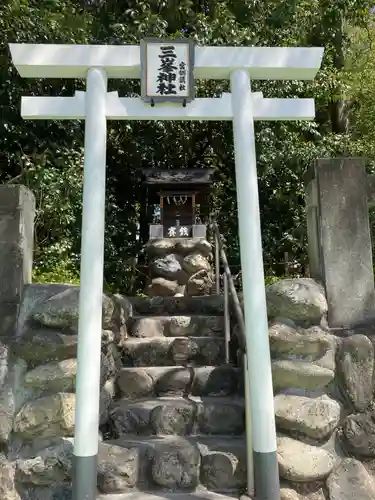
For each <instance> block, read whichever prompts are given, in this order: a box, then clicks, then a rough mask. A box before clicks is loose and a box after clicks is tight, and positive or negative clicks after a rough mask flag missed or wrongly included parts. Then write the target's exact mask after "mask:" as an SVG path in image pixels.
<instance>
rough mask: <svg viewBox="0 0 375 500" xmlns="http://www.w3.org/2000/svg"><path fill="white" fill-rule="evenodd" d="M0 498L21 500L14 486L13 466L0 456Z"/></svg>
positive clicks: (2, 499) (3, 456) (2, 455)
mask: <svg viewBox="0 0 375 500" xmlns="http://www.w3.org/2000/svg"><path fill="white" fill-rule="evenodd" d="M0 498H1V500H21V497H20V496H19V494H18V491H17V488H16V485H15V464H14V463H10V462H9V461H8V460H7V459H6V457H5V455H4V454H3V453H1V454H0Z"/></svg>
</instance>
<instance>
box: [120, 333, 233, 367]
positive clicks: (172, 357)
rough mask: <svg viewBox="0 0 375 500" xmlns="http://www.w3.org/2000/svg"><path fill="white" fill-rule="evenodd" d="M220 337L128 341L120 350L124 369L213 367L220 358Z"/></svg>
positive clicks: (222, 344) (222, 343)
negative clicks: (172, 366) (176, 366)
mask: <svg viewBox="0 0 375 500" xmlns="http://www.w3.org/2000/svg"><path fill="white" fill-rule="evenodd" d="M223 349H224V342H223V340H222V339H220V338H215V337H211V338H208V339H207V338H202V337H190V338H184V337H180V338H172V337H153V338H144V339H142V338H138V339H136V338H128V339H127V341H126V343H125V344H124V348H123V362H124V364H125V365H127V366H171V365H175V364H181V363H182V362H187V361H189V362H192V363H193V362H194V363H199V364H202V365H216V364H218V363H220V362H221V361H222V360H223V358H224V353H223Z"/></svg>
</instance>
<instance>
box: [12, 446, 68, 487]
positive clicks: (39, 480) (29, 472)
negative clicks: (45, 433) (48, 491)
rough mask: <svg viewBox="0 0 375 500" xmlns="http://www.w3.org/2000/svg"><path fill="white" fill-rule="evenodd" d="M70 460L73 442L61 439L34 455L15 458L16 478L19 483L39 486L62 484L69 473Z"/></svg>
mask: <svg viewBox="0 0 375 500" xmlns="http://www.w3.org/2000/svg"><path fill="white" fill-rule="evenodd" d="M72 460H73V444H72V443H71V442H70V441H68V440H61V443H60V444H59V445H52V446H49V447H48V448H45V449H44V450H41V451H39V453H38V454H37V456H35V457H31V458H28V459H24V460H22V459H19V460H17V462H16V478H17V480H18V481H19V482H21V483H31V484H35V485H39V486H47V485H53V486H55V485H57V484H62V483H64V482H65V481H67V480H68V478H69V476H70V474H71V467H72Z"/></svg>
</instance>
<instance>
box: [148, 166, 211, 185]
mask: <svg viewBox="0 0 375 500" xmlns="http://www.w3.org/2000/svg"><path fill="white" fill-rule="evenodd" d="M214 171H215V169H213V168H186V169H163V170H162V169H157V168H144V169H142V174H143V176H144V178H145V184H148V185H158V186H167V185H168V186H171V185H173V186H176V187H177V186H182V185H184V186H186V185H188V186H198V185H204V184H205V185H207V184H211V182H212V179H211V177H212V174H213V173H214Z"/></svg>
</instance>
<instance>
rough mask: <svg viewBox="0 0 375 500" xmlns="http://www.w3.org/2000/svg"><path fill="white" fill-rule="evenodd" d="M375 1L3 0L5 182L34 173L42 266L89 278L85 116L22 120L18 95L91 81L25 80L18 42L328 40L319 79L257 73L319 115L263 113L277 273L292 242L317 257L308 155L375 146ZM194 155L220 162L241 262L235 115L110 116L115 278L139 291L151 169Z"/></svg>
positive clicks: (219, 178) (263, 172) (257, 86)
mask: <svg viewBox="0 0 375 500" xmlns="http://www.w3.org/2000/svg"><path fill="white" fill-rule="evenodd" d="M370 8H371V3H370V2H367V1H365V0H336V1H335V2H332V1H329V0H285V1H281V0H268V1H267V2H264V1H263V0H126V1H125V0H107V1H105V0H96V1H95V0H91V1H88V0H87V1H86V2H84V1H78V0H34V1H31V0H29V1H27V0H3V2H2V4H1V5H0V33H1V44H0V63H1V66H0V67H1V73H0V79H1V80H0V108H1V116H0V128H1V133H0V165H1V171H0V175H1V181H2V182H4V183H6V182H8V183H9V182H13V183H14V182H20V183H24V184H26V185H27V186H29V187H30V188H31V189H32V190H33V191H34V193H35V195H36V197H37V205H38V214H37V223H36V252H35V275H36V277H37V278H38V279H43V277H44V278H45V279H49V280H51V279H56V280H64V281H75V280H77V277H78V262H79V248H80V223H81V220H80V214H81V196H82V160H83V151H82V148H83V125H82V123H79V122H73V121H72V122H70V121H69V122H43V121H33V122H25V121H23V120H22V119H21V117H20V112H19V109H20V100H21V96H22V95H72V94H73V92H74V91H75V90H80V89H83V88H84V86H83V82H81V81H72V80H66V81H61V80H58V81H54V80H40V81H35V80H34V81H33V80H26V79H21V78H20V77H19V76H18V75H17V73H16V71H15V69H14V68H13V67H12V64H11V60H10V55H9V51H8V43H9V42H33V43H97V44H105V43H108V44H125V43H128V44H138V43H139V40H140V39H141V38H142V37H144V36H159V37H173V36H189V37H192V38H194V39H195V40H196V41H197V42H198V43H199V44H201V45H235V46H241V45H260V46H262V45H263V46H264V45H271V46H276V45H281V46H298V45H302V46H312V45H318V46H324V47H325V56H324V63H323V66H322V69H321V71H320V72H319V74H318V77H317V78H316V80H315V81H314V82H312V83H311V82H310V83H304V82H294V81H292V82H272V81H271V82H254V85H253V87H254V88H253V90H261V91H263V93H264V95H266V96H271V97H272V96H278V97H314V98H315V100H316V107H317V115H316V116H317V118H316V121H315V122H312V123H302V122H300V123H299V122H282V123H270V122H261V123H257V126H256V146H257V155H258V169H259V190H260V202H261V212H262V225H263V244H264V257H265V262H266V268H267V271H268V272H269V273H270V274H277V273H280V272H282V270H283V267H282V265H280V262H281V261H282V260H283V259H284V253H285V252H290V253H292V254H293V255H295V256H296V257H297V258H298V259H300V260H301V261H304V260H305V259H306V230H305V229H306V228H305V215H304V185H303V174H304V172H305V171H306V169H307V167H308V166H309V164H310V163H311V162H312V161H313V160H314V159H316V158H317V157H319V156H333V155H338V154H360V155H365V156H368V157H369V158H370V160H371V161H373V160H374V159H375V148H374V145H373V141H372V140H371V139H372V137H373V127H374V126H375V125H373V124H374V123H375V121H374V120H373V116H372V115H371V113H372V114H375V111H374V110H375V107H374V105H375V98H374V95H375V92H374V91H373V90H375V89H374V88H373V87H374V85H375V83H374V81H375V79H374V78H373V75H374V67H373V66H374V62H373V61H374V58H373V57H372V54H371V50H372V44H373V41H374V31H373V27H372V25H371V18H372V16H371V12H370ZM370 55H371V57H370ZM110 86H111V89H112V90H118V91H119V93H120V95H122V96H135V95H137V94H138V93H139V82H138V81H126V80H117V81H111V82H110ZM227 90H228V83H227V82H220V81H219V82H218V81H215V82H207V81H205V82H202V81H198V82H197V92H198V95H199V96H214V95H220V93H221V92H223V91H227ZM367 103H371V105H370V106H369V107H368V104H367ZM369 109H370V110H371V113H370V112H369ZM171 145H173V147H171ZM371 161H370V164H371ZM195 166H197V167H214V168H215V169H216V170H215V172H216V173H215V178H214V191H213V196H212V210H213V215H214V216H215V217H216V218H217V219H218V220H219V221H220V225H221V230H222V232H223V234H224V235H225V237H226V241H227V248H228V253H229V258H230V261H231V265H232V266H233V267H236V266H237V267H238V266H239V251H238V237H237V217H236V188H235V172H234V157H233V144H232V130H231V125H230V124H228V123H216V122H208V123H207V122H205V123H198V122H194V123H192V122H190V123H189V122H186V123H185V122H132V123H127V122H120V123H116V122H109V124H108V154H107V170H108V182H107V225H106V264H105V278H106V283H107V285H108V286H109V287H111V288H113V289H116V288H117V289H122V290H124V291H127V292H130V291H131V288H132V286H133V284H134V279H133V278H134V273H133V271H132V269H133V268H134V262H135V259H136V257H137V255H138V252H139V244H138V243H137V239H136V235H137V222H138V221H139V215H140V205H141V201H142V200H141V189H140V177H139V172H140V169H141V168H143V167H155V168H158V167H163V168H186V167H195Z"/></svg>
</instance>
